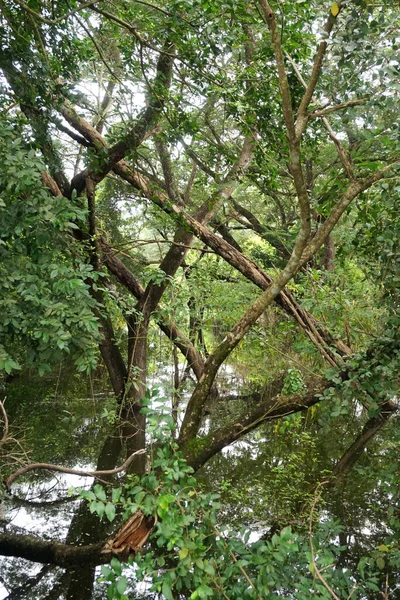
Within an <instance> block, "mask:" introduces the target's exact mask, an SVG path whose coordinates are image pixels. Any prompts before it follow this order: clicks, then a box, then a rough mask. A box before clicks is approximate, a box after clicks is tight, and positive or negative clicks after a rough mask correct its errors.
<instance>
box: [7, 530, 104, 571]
mask: <svg viewBox="0 0 400 600" xmlns="http://www.w3.org/2000/svg"><path fill="white" fill-rule="evenodd" d="M103 545H104V543H103V542H101V543H99V544H92V545H89V546H72V545H69V544H62V543H60V542H54V541H45V540H41V539H39V538H37V537H35V536H33V535H15V534H12V533H3V534H0V555H2V556H14V557H18V558H24V559H25V560H30V561H33V562H38V563H44V564H47V563H50V564H53V565H57V566H59V567H64V568H65V567H71V566H72V565H79V564H82V563H84V564H85V565H87V566H90V565H94V566H95V565H99V564H104V563H107V562H110V560H111V558H112V557H113V554H112V552H107V553H102V548H103Z"/></svg>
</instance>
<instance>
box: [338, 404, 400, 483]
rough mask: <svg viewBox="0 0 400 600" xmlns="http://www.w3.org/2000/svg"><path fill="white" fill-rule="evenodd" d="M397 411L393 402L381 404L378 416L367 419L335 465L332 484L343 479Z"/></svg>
mask: <svg viewBox="0 0 400 600" xmlns="http://www.w3.org/2000/svg"><path fill="white" fill-rule="evenodd" d="M397 410H398V406H397V404H395V402H393V401H389V402H386V403H385V404H383V406H382V407H381V409H380V412H379V414H378V415H376V416H374V417H371V418H370V419H368V421H367V422H366V423H365V425H364V427H363V429H362V431H361V433H360V435H358V436H357V438H356V439H355V440H354V442H353V443H352V444H351V446H350V448H348V449H347V450H346V452H345V453H344V454H343V456H342V458H341V459H340V460H339V461H338V462H337V463H336V465H335V467H334V469H333V471H332V476H333V478H334V480H333V483H334V484H337V483H338V482H340V481H343V479H345V477H346V476H347V475H348V473H349V472H350V471H351V469H352V468H353V466H354V465H355V463H356V462H357V460H358V459H359V458H360V457H361V455H362V453H363V452H364V450H365V448H366V446H367V444H368V442H369V441H370V440H371V439H372V438H373V437H374V436H375V435H376V434H377V433H378V431H379V430H380V429H382V427H383V426H384V425H385V424H386V423H387V422H388V421H389V419H390V417H391V416H392V415H393V414H394V413H395V412H396V411H397Z"/></svg>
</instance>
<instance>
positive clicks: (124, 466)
mask: <svg viewBox="0 0 400 600" xmlns="http://www.w3.org/2000/svg"><path fill="white" fill-rule="evenodd" d="M145 452H146V450H145V449H141V450H137V451H136V452H134V453H133V454H131V455H130V456H129V457H128V458H127V459H126V461H125V462H124V463H123V464H122V465H121V466H119V467H116V468H115V469H109V470H105V471H81V470H80V469H68V468H67V467H61V466H59V465H52V464H50V463H32V464H30V465H26V466H25V467H22V468H21V469H18V471H15V473H12V474H11V475H10V476H9V477H8V478H7V479H6V481H5V484H6V486H7V488H10V487H11V486H12V484H13V483H14V481H15V480H16V479H18V477H21V475H25V473H28V472H29V471H34V470H36V469H48V470H50V471H58V472H60V473H68V474H69V475H80V476H81V477H82V476H83V477H101V476H108V475H116V474H117V473H121V471H125V470H126V469H127V468H128V467H129V465H130V464H131V462H132V461H133V459H134V458H135V456H137V455H138V454H144V453H145Z"/></svg>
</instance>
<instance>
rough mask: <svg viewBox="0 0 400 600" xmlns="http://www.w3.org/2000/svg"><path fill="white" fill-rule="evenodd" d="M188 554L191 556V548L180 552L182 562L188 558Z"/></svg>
mask: <svg viewBox="0 0 400 600" xmlns="http://www.w3.org/2000/svg"><path fill="white" fill-rule="evenodd" d="M188 554H189V548H182V550H181V551H180V552H179V558H180V559H181V560H183V559H184V558H186V557H187V555H188Z"/></svg>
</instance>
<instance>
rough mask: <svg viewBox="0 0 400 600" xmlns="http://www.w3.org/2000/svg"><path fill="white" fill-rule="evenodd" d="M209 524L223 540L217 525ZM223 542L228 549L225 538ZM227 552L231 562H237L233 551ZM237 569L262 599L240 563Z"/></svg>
mask: <svg viewBox="0 0 400 600" xmlns="http://www.w3.org/2000/svg"><path fill="white" fill-rule="evenodd" d="M211 526H212V528H213V529H214V532H215V533H216V534H217V535H218V536H219V537H220V538H221V539H222V540H224V536H223V535H222V533H221V532H220V531H219V529H218V528H217V527H216V526H215V525H214V524H213V523H211ZM224 543H225V546H226V548H227V549H228V544H227V543H226V542H225V540H224ZM228 552H229V554H230V556H231V558H232V560H233V562H234V563H237V562H238V559H237V558H236V556H235V555H234V553H233V552H232V550H228ZM239 569H240V571H241V573H242V575H243V577H244V578H245V579H246V581H247V583H248V584H249V586H250V587H252V588H253V590H254V591H255V592H256V594H257V598H258V600H263V597H262V596H261V595H260V594H259V593H258V592H257V588H256V586H255V585H254V583H253V582H252V580H251V579H250V577H249V575H248V573H247V572H246V571H245V570H244V568H243V567H242V566H241V565H239Z"/></svg>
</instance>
